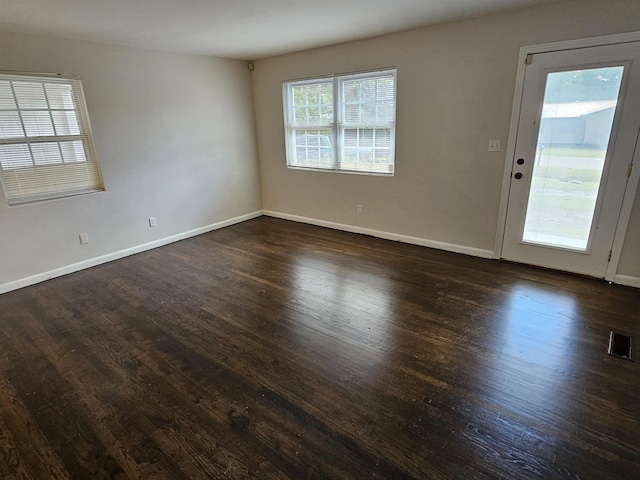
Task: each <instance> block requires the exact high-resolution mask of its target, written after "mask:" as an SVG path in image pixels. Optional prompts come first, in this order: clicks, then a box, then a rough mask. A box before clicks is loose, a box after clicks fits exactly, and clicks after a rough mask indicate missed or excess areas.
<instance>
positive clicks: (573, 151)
mask: <svg viewBox="0 0 640 480" xmlns="http://www.w3.org/2000/svg"><path fill="white" fill-rule="evenodd" d="M606 153H607V152H606V150H602V149H601V148H587V147H573V146H566V147H558V146H555V147H545V148H544V150H543V151H542V155H543V156H547V155H551V156H554V157H583V158H604V156H605V155H606Z"/></svg>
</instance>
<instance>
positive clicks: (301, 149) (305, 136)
mask: <svg viewBox="0 0 640 480" xmlns="http://www.w3.org/2000/svg"><path fill="white" fill-rule="evenodd" d="M295 155H296V158H295V165H312V166H317V167H332V166H333V132H332V131H331V130H326V129H322V130H298V131H296V132H295Z"/></svg>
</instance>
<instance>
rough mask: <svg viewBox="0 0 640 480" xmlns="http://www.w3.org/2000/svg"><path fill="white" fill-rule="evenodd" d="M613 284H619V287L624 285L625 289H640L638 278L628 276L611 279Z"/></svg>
mask: <svg viewBox="0 0 640 480" xmlns="http://www.w3.org/2000/svg"><path fill="white" fill-rule="evenodd" d="M613 283H619V284H620V285H626V286H627V287H636V288H640V277H632V276H630V275H616V276H615V277H614V279H613Z"/></svg>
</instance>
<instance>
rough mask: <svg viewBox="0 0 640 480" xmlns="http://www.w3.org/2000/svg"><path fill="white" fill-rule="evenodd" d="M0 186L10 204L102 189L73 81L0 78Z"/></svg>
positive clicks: (79, 92)
mask: <svg viewBox="0 0 640 480" xmlns="http://www.w3.org/2000/svg"><path fill="white" fill-rule="evenodd" d="M0 183H1V184H2V190H3V191H4V195H5V197H6V199H7V202H8V203H9V205H16V204H20V203H26V202H34V201H38V200H46V199H51V198H57V197H65V196H71V195H79V194H83V193H89V192H95V191H101V190H104V186H103V183H102V175H101V173H100V166H99V164H98V157H97V154H96V150H95V146H94V143H93V138H92V137H91V128H90V125H89V117H88V114H87V108H86V105H85V102H84V95H83V92H82V85H81V83H80V80H79V79H78V78H76V77H66V76H60V75H56V76H41V75H21V74H20V75H18V74H2V73H0Z"/></svg>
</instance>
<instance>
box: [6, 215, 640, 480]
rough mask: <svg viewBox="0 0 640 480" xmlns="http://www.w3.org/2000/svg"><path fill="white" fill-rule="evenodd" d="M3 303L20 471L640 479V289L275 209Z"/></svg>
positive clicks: (11, 451)
mask: <svg viewBox="0 0 640 480" xmlns="http://www.w3.org/2000/svg"><path fill="white" fill-rule="evenodd" d="M0 317H1V321H0V478H3V479H8V478H20V479H50V478H52V479H63V478H74V479H107V478H108V479H111V478H116V479H117V478H131V479H147V478H148V479H208V478H214V479H215V478H221V479H222V478H258V479H259V478H264V479H266V478H269V479H272V478H273V479H285V478H288V479H312V478H349V479H410V478H416V479H417V478H419V479H445V478H446V479H465V480H468V479H476V478H478V479H483V478H504V479H530V478H542V479H553V478H567V479H617V478H620V479H622V478H624V479H638V478H640V364H639V363H635V362H629V361H625V360H622V359H620V358H615V357H611V356H607V355H606V349H607V342H608V337H609V331H610V330H612V329H613V330H616V331H619V332H620V333H626V334H629V335H634V336H635V337H636V338H640V291H639V290H636V289H632V288H626V287H622V286H616V285H608V284H607V283H605V282H600V281H595V280H590V279H586V278H580V277H575V276H571V275H565V274H561V273H556V272H551V271H545V270H539V269H534V268H529V267H524V266H519V265H513V264H507V263H501V262H498V261H492V260H483V259H478V258H473V257H468V256H463V255H456V254H452V253H447V252H440V251H435V250H430V249H426V248H421V247H416V246H411V245H404V244H400V243H394V242H389V241H385V240H381V239H375V238H369V237H365V236H360V235H353V234H349V233H344V232H337V231H333V230H328V229H323V228H318V227H314V226H309V225H303V224H297V223H292V222H287V221H284V220H277V219H271V218H267V217H261V218H258V219H255V220H251V221H248V222H245V223H242V224H238V225H235V226H232V227H228V228H225V229H222V230H218V231H215V232H212V233H209V234H206V235H202V236H199V237H196V238H192V239H189V240H185V241H181V242H178V243H175V244H172V245H169V246H166V247H162V248H158V249H156V250H152V251H149V252H145V253H142V254H139V255H135V256H132V257H128V258H125V259H122V260H119V261H116V262H112V263H109V264H105V265H102V266H99V267H95V268H92V269H89V270H85V271H82V272H78V273H75V274H72V275H68V276H66V277H61V278H58V279H55V280H51V281H48V282H45V283H42V284H39V285H35V286H32V287H28V288H25V289H22V290H18V291H14V292H10V293H7V294H4V295H1V296H0Z"/></svg>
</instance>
